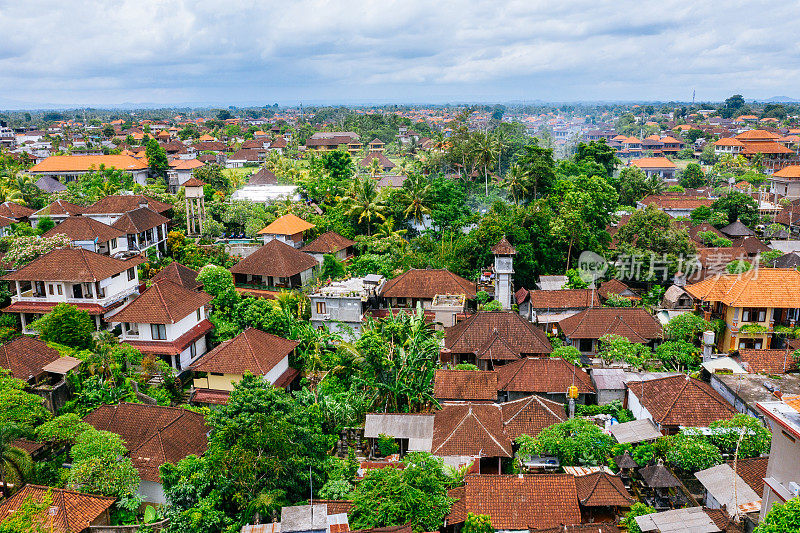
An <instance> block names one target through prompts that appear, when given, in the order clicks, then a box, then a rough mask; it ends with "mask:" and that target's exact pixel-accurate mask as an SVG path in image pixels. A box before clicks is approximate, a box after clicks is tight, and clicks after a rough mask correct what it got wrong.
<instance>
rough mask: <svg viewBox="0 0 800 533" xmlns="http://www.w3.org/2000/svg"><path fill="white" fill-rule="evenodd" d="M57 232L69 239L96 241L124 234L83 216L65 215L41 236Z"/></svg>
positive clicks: (48, 235)
mask: <svg viewBox="0 0 800 533" xmlns="http://www.w3.org/2000/svg"><path fill="white" fill-rule="evenodd" d="M58 234H63V235H66V236H67V237H69V239H70V240H71V241H97V242H108V241H110V240H111V239H116V238H119V237H124V236H125V232H123V231H120V230H118V229H116V228H112V227H111V226H109V225H108V224H103V223H102V222H100V221H97V220H94V219H93V218H89V217H84V216H71V217H67V218H65V219H64V221H63V222H61V223H60V224H59V225H58V226H55V227H53V228H50V229H49V230H48V231H47V232H46V233H45V234H44V235H42V237H53V236H54V235H58Z"/></svg>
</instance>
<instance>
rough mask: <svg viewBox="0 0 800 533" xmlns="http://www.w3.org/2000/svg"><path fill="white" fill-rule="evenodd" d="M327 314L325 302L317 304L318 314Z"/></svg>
mask: <svg viewBox="0 0 800 533" xmlns="http://www.w3.org/2000/svg"><path fill="white" fill-rule="evenodd" d="M325 313H327V309H326V305H325V302H317V314H318V315H324V314H325Z"/></svg>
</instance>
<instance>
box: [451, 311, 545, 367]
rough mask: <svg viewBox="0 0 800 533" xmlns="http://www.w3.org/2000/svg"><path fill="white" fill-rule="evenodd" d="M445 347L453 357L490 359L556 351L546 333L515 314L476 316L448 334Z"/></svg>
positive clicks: (508, 312) (461, 323)
mask: <svg viewBox="0 0 800 533" xmlns="http://www.w3.org/2000/svg"><path fill="white" fill-rule="evenodd" d="M444 345H445V347H446V348H447V349H449V350H450V351H452V352H453V353H469V354H475V355H477V356H478V357H480V358H487V359H490V358H492V356H495V357H494V358H495V359H517V358H519V357H521V356H524V355H528V354H530V355H534V354H548V353H550V352H552V351H553V348H552V346H551V345H550V341H549V340H548V339H547V335H546V334H545V333H544V332H543V331H542V330H540V329H539V328H537V327H536V326H534V325H533V324H531V323H530V322H528V321H527V320H525V319H524V318H522V317H521V316H519V314H518V313H515V312H511V311H482V312H480V313H475V314H474V315H472V316H470V317H469V318H467V319H466V320H464V321H462V322H460V323H458V324H456V325H455V326H452V327H450V328H447V329H446V330H445V338H444Z"/></svg>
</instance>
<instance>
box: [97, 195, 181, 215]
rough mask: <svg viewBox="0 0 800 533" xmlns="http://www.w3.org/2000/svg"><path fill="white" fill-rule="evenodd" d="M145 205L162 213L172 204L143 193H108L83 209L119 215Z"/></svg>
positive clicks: (170, 207)
mask: <svg viewBox="0 0 800 533" xmlns="http://www.w3.org/2000/svg"><path fill="white" fill-rule="evenodd" d="M143 205H146V206H147V207H149V208H150V209H152V210H153V211H155V212H156V213H161V214H164V213H166V212H167V211H169V210H170V209H172V205H170V204H167V203H164V202H161V201H159V200H155V199H153V198H150V197H149V196H145V195H143V194H110V195H108V196H104V197H103V198H100V199H99V200H97V201H96V202H95V203H94V204H92V205H91V206H89V207H87V208H86V209H85V210H84V212H83V213H84V214H86V215H120V214H122V213H127V212H128V211H133V210H134V209H139V208H140V207H142V206H143Z"/></svg>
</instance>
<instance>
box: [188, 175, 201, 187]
mask: <svg viewBox="0 0 800 533" xmlns="http://www.w3.org/2000/svg"><path fill="white" fill-rule="evenodd" d="M203 185H205V182H203V181H202V180H199V179H197V178H194V177H192V178H189V179H188V180H186V181H184V182H183V186H184V187H202V186H203Z"/></svg>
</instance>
